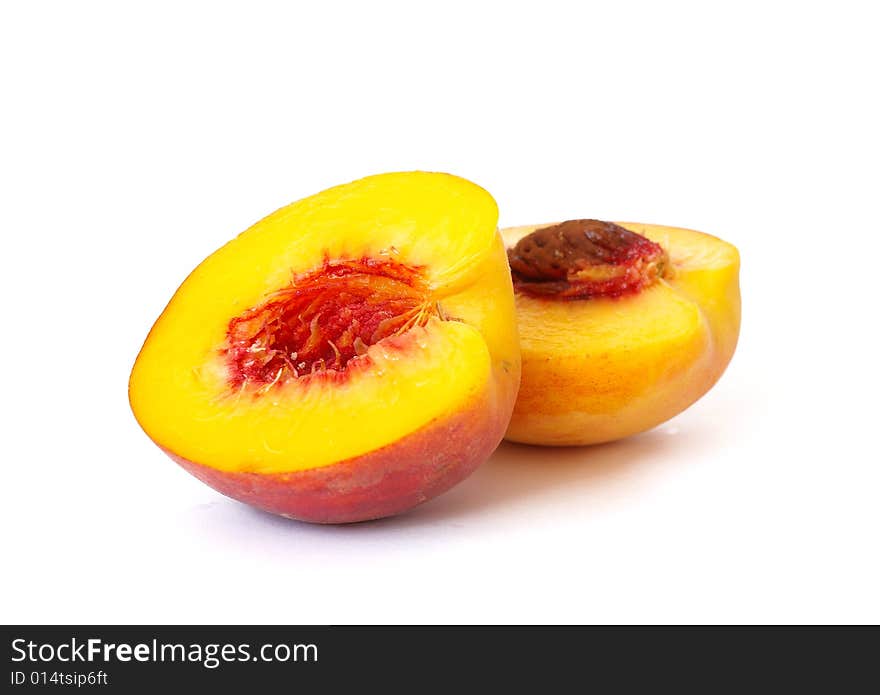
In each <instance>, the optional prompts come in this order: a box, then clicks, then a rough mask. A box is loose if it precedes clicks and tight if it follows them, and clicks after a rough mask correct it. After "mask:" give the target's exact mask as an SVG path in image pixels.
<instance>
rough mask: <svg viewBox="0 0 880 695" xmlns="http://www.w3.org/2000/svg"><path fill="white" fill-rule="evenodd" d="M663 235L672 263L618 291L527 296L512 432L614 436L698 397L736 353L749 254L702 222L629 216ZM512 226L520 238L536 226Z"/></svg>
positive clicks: (521, 306)
mask: <svg viewBox="0 0 880 695" xmlns="http://www.w3.org/2000/svg"><path fill="white" fill-rule="evenodd" d="M620 224H622V225H623V226H624V227H627V228H628V229H631V230H632V231H635V232H637V233H639V234H642V235H644V236H646V237H648V238H650V239H652V240H653V241H656V242H657V243H659V244H660V245H661V246H662V247H663V248H664V249H665V250H666V251H667V253H668V254H669V257H670V266H671V267H670V271H669V273H668V274H667V276H666V277H665V278H664V279H662V280H660V281H658V282H656V283H655V284H654V285H652V286H651V287H649V288H647V289H645V290H643V291H642V292H641V293H639V294H637V295H633V296H625V297H621V298H616V299H602V298H598V299H588V300H573V301H554V300H547V299H537V298H533V297H529V296H525V295H517V297H516V304H517V314H518V322H519V330H520V343H521V347H522V360H523V381H522V386H521V389H520V392H519V397H518V399H517V403H516V408H515V410H514V416H513V420H512V422H511V425H510V428H509V430H508V435H507V436H508V438H509V439H512V440H514V441H522V442H527V443H535V444H590V443H598V442H603V441H611V440H614V439H618V438H620V437H623V436H627V435H629V434H634V433H635V432H639V431H643V430H645V429H648V428H650V427H653V426H655V425H657V424H659V423H660V422H663V421H664V420H666V419H668V418H670V417H672V416H673V415H675V414H676V413H678V412H680V411H681V410H683V409H684V408H686V407H687V406H688V405H690V404H691V403H693V402H694V401H695V400H697V399H698V398H699V397H700V396H701V395H702V394H703V393H705V392H706V391H707V390H708V389H709V388H710V387H711V385H712V384H713V383H714V382H715V381H716V380H717V379H718V377H719V376H720V375H721V373H722V372H723V370H724V368H725V366H726V365H727V363H728V362H729V360H730V357H731V356H732V354H733V351H734V348H735V346H736V339H737V336H738V333H739V313H740V307H739V286H738V279H737V276H738V269H739V256H738V253H737V251H736V249H735V248H734V247H733V246H731V245H730V244H727V243H725V242H723V241H721V240H719V239H716V238H715V237H711V236H709V235H707V234H702V233H700V232H695V231H692V230H686V229H678V228H673V227H662V226H658V225H644V224H632V223H620ZM544 226H548V225H537V226H528V227H516V228H511V229H507V230H502V235H503V237H504V240H505V244H506V245H507V246H508V247H510V246H513V245H514V244H515V243H516V242H517V241H518V240H519V239H520V238H522V237H523V236H525V235H527V234H529V233H531V232H532V231H534V230H535V229H538V228H540V227H544Z"/></svg>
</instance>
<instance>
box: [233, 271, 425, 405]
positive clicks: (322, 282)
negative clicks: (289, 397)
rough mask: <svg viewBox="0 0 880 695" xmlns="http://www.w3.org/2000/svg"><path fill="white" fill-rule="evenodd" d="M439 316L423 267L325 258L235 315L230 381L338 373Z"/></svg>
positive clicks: (239, 384)
mask: <svg viewBox="0 0 880 695" xmlns="http://www.w3.org/2000/svg"><path fill="white" fill-rule="evenodd" d="M432 315H436V311H435V309H434V307H433V305H432V304H431V303H430V301H429V300H428V292H427V290H426V288H425V286H424V283H423V281H422V277H421V272H420V270H419V269H418V268H413V267H410V266H406V265H403V264H401V263H396V262H394V261H387V260H375V259H366V258H365V259H361V260H358V261H334V262H330V261H325V262H324V266H323V267H322V268H320V269H319V270H316V271H314V272H311V273H308V274H305V275H302V276H299V277H297V278H296V279H295V280H294V281H293V283H292V284H291V285H290V286H289V287H285V288H284V289H281V290H278V291H277V292H275V293H273V294H272V295H271V296H270V298H269V299H268V300H267V301H266V302H264V303H263V304H261V305H260V306H257V307H254V308H252V309H249V310H248V311H246V312H244V313H243V314H242V315H241V316H237V317H235V318H233V319H232V320H231V321H230V322H229V328H228V330H227V344H226V348H225V350H224V352H225V356H226V361H227V367H228V376H229V382H230V385H231V386H232V387H233V388H236V389H241V388H243V387H245V386H255V387H257V388H262V389H268V388H270V387H272V386H274V385H276V384H283V383H285V382H286V381H289V380H290V379H299V378H307V377H312V376H313V375H317V374H323V375H325V376H330V375H334V374H335V375H336V376H340V375H343V374H345V373H346V368H347V367H348V365H349V363H351V362H352V361H353V360H354V361H355V362H361V363H366V360H368V359H369V358H368V357H366V356H365V353H366V351H367V348H368V347H369V346H370V345H374V344H376V343H377V342H379V341H380V340H382V339H383V338H387V337H389V336H393V335H399V334H401V333H403V332H404V331H406V330H408V329H410V328H412V327H414V326H423V325H424V324H425V323H426V322H427V320H428V318H429V317H430V316H432Z"/></svg>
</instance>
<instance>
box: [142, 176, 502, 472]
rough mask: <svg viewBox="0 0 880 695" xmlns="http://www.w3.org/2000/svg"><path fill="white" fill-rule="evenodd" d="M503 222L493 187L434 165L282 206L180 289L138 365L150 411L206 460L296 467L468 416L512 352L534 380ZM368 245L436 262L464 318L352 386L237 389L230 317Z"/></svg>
mask: <svg viewBox="0 0 880 695" xmlns="http://www.w3.org/2000/svg"><path fill="white" fill-rule="evenodd" d="M496 220H497V209H496V206H495V203H494V201H493V200H492V198H491V197H490V196H489V194H488V193H486V192H485V191H484V190H483V189H481V188H479V187H477V186H475V185H474V184H471V183H469V182H467V181H464V180H463V179H459V178H457V177H454V176H449V175H445V174H428V173H404V174H385V175H380V176H374V177H370V178H367V179H363V180H361V181H357V182H354V183H353V184H347V185H345V186H340V187H337V188H333V189H330V190H328V191H325V192H323V193H320V194H318V195H316V196H313V197H311V198H307V199H305V200H302V201H299V202H297V203H294V204H292V205H289V206H287V207H285V208H282V209H281V210H279V211H277V212H276V213H274V214H272V215H270V216H269V217H267V218H265V219H264V220H262V221H260V222H258V223H257V224H256V225H254V226H253V227H252V228H250V229H249V230H248V231H246V232H244V233H243V234H241V235H239V236H238V237H237V238H236V239H234V240H233V241H231V242H230V243H228V244H227V245H226V246H224V247H222V248H221V249H219V250H218V251H217V252H215V253H214V254H212V255H211V256H210V257H209V258H208V259H206V260H205V261H204V262H203V263H202V264H201V265H200V266H199V267H198V268H196V270H194V271H193V273H192V274H191V275H190V276H189V277H188V278H187V280H186V281H185V282H184V284H183V285H182V286H181V287H180V289H178V291H177V293H176V294H175V296H174V297H173V299H172V300H171V302H170V303H169V305H168V307H167V308H166V309H165V311H164V312H163V314H162V316H160V318H159V320H158V321H157V322H156V324H155V326H154V327H153V330H152V331H151V333H150V336H149V338H148V340H147V342H146V343H145V345H144V347H143V349H142V351H141V354H140V355H139V356H138V360H137V362H136V364H135V367H134V370H133V372H132V377H131V382H130V389H129V391H130V399H131V404H132V408H133V410H134V412H135V415H136V417H137V419H138V421H139V422H140V424H141V425H142V427H143V428H144V429H145V431H146V432H147V434H149V435H150V437H151V438H152V439H153V440H154V441H156V442H157V443H158V444H159V445H160V446H162V447H164V448H166V449H168V450H170V451H172V452H174V453H175V454H177V455H179V456H182V457H183V458H186V459H189V460H191V461H195V462H199V463H204V464H207V465H211V466H213V467H215V468H218V469H221V470H229V471H259V472H263V473H271V472H284V471H296V470H302V469H306V468H313V467H317V466H323V465H329V464H332V463H336V462H338V461H342V460H345V459H348V458H351V457H354V456H358V455H360V454H363V453H366V452H369V451H372V450H375V449H378V448H381V447H383V446H386V445H389V444H391V443H393V442H395V441H397V440H399V439H400V438H402V437H404V436H406V435H407V434H410V433H412V432H415V431H416V430H418V429H420V428H421V427H423V426H424V425H426V424H428V423H429V422H431V421H432V420H434V419H436V418H440V417H443V416H445V415H447V414H449V413H452V412H457V411H458V410H460V409H462V408H463V407H464V404H466V403H467V402H468V401H470V400H472V399H473V397H474V396H475V395H476V394H477V393H478V392H480V391H481V390H485V389H487V388H494V386H493V384H492V377H493V374H494V373H495V372H500V371H504V370H505V364H509V365H511V368H513V369H515V371H516V376H517V378H518V370H519V361H518V351H517V349H516V329H515V323H514V308H513V300H512V296H511V293H510V280H509V276H508V274H507V268H506V263H505V262H504V253H503V247H502V244H501V241H500V238H499V237H498V234H497V232H496ZM362 257H373V258H383V257H389V258H392V259H394V260H397V261H399V262H401V263H405V264H407V265H411V266H424V273H425V278H426V280H427V283H428V286H429V291H430V294H431V298H432V299H434V300H437V301H440V302H441V305H442V306H443V308H444V309H445V310H446V311H447V315H448V316H450V317H453V318H458V319H462V321H461V322H458V321H439V320H433V319H432V320H431V321H430V322H429V323H428V324H427V325H426V326H425V327H424V328H423V329H414V330H412V331H410V332H409V333H407V338H408V343H409V347H408V348H407V349H406V350H405V351H401V350H397V349H391V348H390V347H389V345H388V344H386V341H381V342H379V343H377V344H376V345H374V346H371V347H370V349H369V351H368V353H367V354H368V356H369V358H370V359H371V360H372V362H373V364H372V366H371V367H369V368H366V369H353V370H352V374H351V376H350V377H349V378H348V379H346V380H343V381H341V382H338V383H333V382H331V381H330V380H324V379H320V378H319V379H315V380H312V381H311V382H309V381H307V380H291V381H289V382H287V383H286V384H283V385H277V386H275V387H273V388H271V389H267V390H266V393H264V394H261V395H257V396H256V397H255V396H254V395H253V391H252V390H251V391H247V390H246V391H243V392H242V393H241V394H237V393H235V392H234V391H233V390H231V389H230V387H229V385H228V382H227V380H226V374H225V367H224V363H223V358H222V356H221V354H220V352H219V351H220V349H221V348H222V346H223V344H224V341H225V337H226V330H227V327H228V324H229V320H230V319H231V318H232V317H234V316H237V315H240V314H241V313H242V312H243V311H245V310H246V309H248V308H250V307H253V306H257V305H259V304H260V303H261V302H263V301H264V300H265V298H266V297H267V296H268V295H269V294H271V293H272V292H274V291H276V290H278V289H279V288H281V287H284V286H286V285H288V284H289V283H290V281H291V277H292V276H293V275H296V274H300V273H304V272H308V271H310V270H314V269H317V268H320V267H321V265H322V264H323V262H324V259H325V258H330V259H358V258H362ZM505 289H506V292H505V291H504V290H505ZM462 296H466V297H468V298H469V299H468V300H467V301H465V302H464V303H462V301H461V299H460V298H461V297H462ZM355 361H357V360H355Z"/></svg>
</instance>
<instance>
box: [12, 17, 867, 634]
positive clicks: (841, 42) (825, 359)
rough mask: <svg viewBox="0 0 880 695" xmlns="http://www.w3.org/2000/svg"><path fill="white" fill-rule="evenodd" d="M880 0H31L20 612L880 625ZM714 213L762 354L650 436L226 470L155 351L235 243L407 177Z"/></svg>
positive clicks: (18, 319)
mask: <svg viewBox="0 0 880 695" xmlns="http://www.w3.org/2000/svg"><path fill="white" fill-rule="evenodd" d="M872 4H873V3H869V2H865V3H862V4H859V3H852V2H827V3H812V2H792V3H783V2H758V3H751V2H742V3H732V4H728V5H727V7H726V9H720V8H719V7H717V6H716V4H715V3H697V2H694V3H681V2H673V3H632V2H615V3H595V6H592V5H593V4H592V3H575V2H571V3H557V2H549V1H547V0H544V1H543V2H529V3H521V4H519V3H514V2H506V3H499V4H494V5H492V4H488V3H480V2H476V1H474V0H471V1H470V2H464V3H457V2H450V1H449V0H447V1H445V2H443V3H436V4H434V5H433V6H430V7H429V6H428V5H426V4H424V3H413V2H409V3H400V4H390V3H383V2H375V1H374V2H363V3H357V4H354V3H352V4H351V5H341V4H339V3H330V2H310V3H300V4H299V6H297V4H296V3H284V4H279V5H266V4H263V3H257V2H247V3H239V5H238V7H237V8H236V7H232V6H231V5H226V4H221V3H206V4H205V5H196V4H192V3H179V2H174V3H169V4H160V3H143V4H141V9H140V10H136V9H133V6H132V4H129V3H109V2H108V3H103V4H98V3H93V2H81V3H56V4H49V3H41V2H33V3H23V2H22V3H4V5H3V10H2V11H0V65H2V68H0V70H2V102H3V105H2V110H0V119H2V131H0V138H2V149H0V177H2V179H0V199H2V208H0V232H2V240H3V243H2V268H3V272H2V274H0V283H2V291H3V321H2V324H0V331H2V340H0V345H2V347H0V350H2V365H3V379H2V383H3V390H4V394H5V397H4V398H3V401H2V406H0V407H2V409H3V416H2V422H3V447H2V450H0V451H2V454H0V456H2V462H3V463H2V471H3V482H2V496H3V500H2V506H0V510H2V515H3V516H2V534H3V547H2V556H3V561H2V562H3V566H4V569H3V571H2V578H0V582H2V591H0V602H2V603H0V609H2V611H0V617H2V620H3V622H18V621H22V622H112V623H126V622H160V623H162V622H175V623H176V622H184V623H185V622H210V623H221V622H248V623H250V622H255V623H262V622H272V623H289V622H293V623H300V622H310V623H340V622H355V623H357V622H397V621H403V622H427V621H431V622H433V621H439V622H457V621H463V622H484V621H493V622H494V621H498V622H519V621H526V622H532V621H553V622H556V621H559V622H606V621H612V622H618V621H622V622H654V621H663V622H667V621H669V622H689V621H708V622H716V621H722V622H728V621H732V622H748V621H770V622H776V621H782V622H789V621H793V622H813V621H821V622H826V621H832V622H833V621H856V622H877V621H880V598H878V585H880V560H878V529H880V512H878V492H880V472H878V462H880V457H878V455H877V451H876V449H875V441H876V432H877V427H878V425H877V422H876V421H877V415H878V407H877V400H876V398H877V396H876V394H877V392H878V380H877V359H878V354H880V350H878V345H877V342H878V341H877V318H878V291H877V279H876V274H875V273H876V268H877V259H878V254H880V242H878V213H877V210H876V207H877V205H876V204H877V199H878V191H880V174H878V156H880V143H878V122H880V109H878V102H877V94H878V84H877V79H878V77H877V74H878V73H877V69H878V65H880V50H878V44H877V32H876V26H877V25H876V21H874V19H873V18H872V17H871V16H870V14H869V9H870V8H871V5H872ZM402 169H429V170H441V171H450V172H454V173H457V174H460V175H462V176H465V177H468V178H470V179H472V180H474V181H476V182H478V183H480V184H481V185H483V186H484V187H486V188H487V189H489V190H490V191H491V192H492V193H493V194H494V196H495V197H496V199H497V200H498V203H499V205H500V208H501V223H502V225H511V224H524V223H533V222H541V221H547V220H555V219H560V218H566V217H578V216H582V217H587V216H588V217H598V218H605V219H626V220H640V221H646V222H657V223H665V224H671V225H679V226H686V227H692V228H696V229H702V230H705V231H708V232H711V233H714V234H716V235H718V236H721V237H722V238H724V239H727V240H729V241H731V242H733V243H734V244H736V245H737V246H738V247H739V248H740V250H741V252H742V259H743V270H742V287H743V307H744V310H743V311H744V313H743V328H742V336H741V342H740V347H739V350H738V352H737V354H736V357H735V358H734V360H733V363H732V365H731V367H730V368H729V370H728V372H727V373H726V374H725V376H724V377H723V378H722V380H721V381H720V382H719V384H718V385H717V387H716V388H715V389H714V390H713V391H712V392H711V393H710V394H709V395H707V396H706V397H705V398H703V399H702V400H701V401H700V402H699V403H698V404H696V405H695V406H693V407H692V408H691V409H690V410H689V411H687V412H686V413H684V414H683V415H681V416H679V417H677V418H675V419H674V420H672V421H671V422H669V423H667V424H666V425H664V426H662V427H660V428H658V429H657V430H655V431H652V432H649V433H647V434H644V435H642V436H638V437H634V438H632V439H630V440H627V441H623V442H620V443H617V444H613V445H607V446H601V447H595V448H592V449H567V450H550V449H547V450H542V449H532V448H527V447H516V446H512V445H503V446H502V447H501V448H500V449H499V450H498V452H497V453H496V454H495V455H494V456H493V458H492V459H491V460H490V461H489V462H488V463H487V464H486V465H485V466H484V467H483V468H481V469H480V470H479V471H478V472H477V473H476V474H475V475H474V476H473V477H472V478H470V479H469V480H467V481H466V482H465V483H463V484H462V485H460V486H459V487H458V488H456V489H455V490H453V491H452V492H450V493H448V494H446V495H445V496H443V497H441V498H439V499H436V500H434V501H432V502H430V503H428V504H426V505H424V506H423V507H421V508H419V509H418V510H416V511H414V512H412V513H409V514H407V515H405V516H402V517H399V518H396V519H389V520H384V521H380V522H375V523H368V524H361V525H353V526H346V527H317V526H309V525H305V524H299V523H295V522H290V521H286V520H284V519H280V518H274V517H272V516H269V515H266V514H263V513H259V512H256V511H253V510H251V509H249V508H247V507H245V506H243V505H240V504H238V503H236V502H233V501H231V500H228V499H226V498H224V497H222V496H220V495H219V494H217V493H215V492H214V491H212V490H211V489H209V488H207V487H205V486H203V485H202V484H201V483H199V482H198V481H196V480H195V479H194V478H191V477H189V476H188V475H187V474H186V473H185V472H184V471H183V470H181V469H179V468H178V467H177V466H175V465H174V464H173V463H172V462H171V461H170V460H169V459H167V458H166V457H165V456H164V455H163V454H162V453H161V452H160V451H159V450H158V449H157V448H156V447H155V446H154V445H153V444H152V443H151V442H150V441H149V440H148V439H147V437H146V436H145V435H144V434H143V433H142V432H141V431H140V429H139V428H138V426H137V424H136V422H135V420H134V418H133V417H132V415H131V413H130V411H129V407H128V402H127V393H126V388H127V378H128V372H129V370H130V368H131V365H132V363H133V360H134V358H135V355H136V353H137V351H138V349H139V348H140V345H141V343H142V341H143V339H144V337H145V336H146V333H147V330H148V329H149V327H150V325H151V324H152V321H153V320H154V319H155V318H156V316H157V315H158V314H159V312H160V311H161V310H162V308H163V307H164V305H165V303H166V301H167V300H168V299H169V297H170V295H171V293H172V292H173V291H174V289H175V288H176V287H177V285H178V284H179V283H180V281H182V280H183V278H184V277H185V275H186V274H187V273H188V272H189V270H191V268H192V267H193V266H195V265H196V264H197V263H198V262H199V261H200V260H201V259H202V258H203V257H204V256H206V255H207V254H208V253H210V252H211V251H213V250H214V249H215V248H216V247H218V246H219V245H221V244H222V243H224V242H225V241H226V240H227V239H229V238H231V237H232V236H233V235H235V234H237V233H238V232H240V231H241V230H243V229H244V228H246V227H247V226H249V225H250V224H251V223H252V222H254V221H255V220H257V219H258V218H260V217H262V216H263V215H265V214H266V213H268V212H270V211H272V210H273V209H275V208H277V207H280V206H281V205H283V204H286V203H288V202H290V201H291V200H294V199H296V198H299V197H302V196H305V195H308V194H311V193H314V192H317V191H319V190H321V189H323V188H325V187H327V186H330V185H333V184H336V183H342V182H345V181H349V180H352V179H355V178H358V177H360V176H363V175H366V174H370V173H376V172H380V171H389V170H402Z"/></svg>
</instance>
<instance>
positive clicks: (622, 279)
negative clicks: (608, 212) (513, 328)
mask: <svg viewBox="0 0 880 695" xmlns="http://www.w3.org/2000/svg"><path fill="white" fill-rule="evenodd" d="M507 256H508V261H509V262H510V269H511V274H512V276H513V286H514V289H515V290H516V291H518V292H522V293H524V294H529V295H532V296H535V297H545V298H551V299H591V298H595V297H620V296H623V295H625V294H634V293H637V292H640V291H641V290H643V289H644V288H645V287H648V286H649V285H651V284H653V283H654V282H655V281H656V280H657V279H659V278H661V277H663V274H664V272H665V271H666V268H667V266H668V257H667V255H666V252H665V251H664V250H663V248H662V247H661V246H660V245H659V244H656V243H655V242H653V241H651V240H650V239H646V238H645V237H643V236H641V235H640V234H636V233H635V232H631V231H630V230H628V229H625V228H624V227H621V226H620V225H616V224H614V223H612V222H602V221H600V220H569V221H567V222H562V223H561V224H557V225H553V226H551V227H544V228H542V229H537V230H535V231H534V232H532V233H531V234H529V235H527V236H525V237H523V238H522V239H520V240H519V242H517V244H516V246H514V247H513V248H512V249H510V250H509V251H508V253H507Z"/></svg>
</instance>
